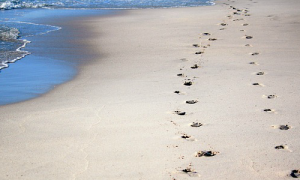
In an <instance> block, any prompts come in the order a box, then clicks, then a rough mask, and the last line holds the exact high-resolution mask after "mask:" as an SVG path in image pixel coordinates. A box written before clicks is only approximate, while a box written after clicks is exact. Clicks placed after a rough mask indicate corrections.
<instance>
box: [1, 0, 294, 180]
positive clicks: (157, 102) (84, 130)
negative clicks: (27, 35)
mask: <svg viewBox="0 0 300 180" xmlns="http://www.w3.org/2000/svg"><path fill="white" fill-rule="evenodd" d="M299 8H300V1H297V0H286V1H283V0H273V1H267V0H260V1H256V0H239V1H225V0H218V1H216V5H214V6H207V7H189V8H170V9H136V10H124V11H123V12H122V13H119V14H118V15H114V16H107V17H88V18H86V19H84V22H85V25H86V26H87V27H88V28H87V30H86V33H91V34H92V36H89V37H88V38H85V39H83V38H81V39H80V43H83V44H86V45H87V47H88V48H87V49H84V51H85V52H86V53H87V52H90V53H93V56H94V57H95V59H93V60H92V61H90V62H89V63H86V64H84V65H82V66H80V68H79V73H78V75H77V76H76V78H74V79H73V80H72V81H69V82H67V83H65V84H62V85H60V86H57V87H56V88H54V90H52V91H50V92H49V93H47V94H45V95H43V96H41V97H38V98H35V99H32V100H29V101H26V102H21V103H16V104H12V105H5V106H1V107H0V119H1V121H0V128H1V129H0V144H1V146H0V154H1V156H0V157H1V158H0V164H1V167H2V168H1V170H0V179H9V180H12V179H28V180H29V179H30V180H33V179H37V180H38V179H44V180H56V179H64V180H69V179H70V180H71V179H90V180H92V179H93V180H94V179H101V180H102V179H113V180H115V179H122V180H123V179H124V180H126V179H128V180H129V179H130V180H133V179H147V180H148V179H149V180H153V179H161V180H167V179H170V180H174V179H176V180H183V179H205V180H216V179H220V180H223V179H230V180H240V179H245V180H259V179H270V180H277V179H278V180H279V179H293V178H295V177H299V178H300V172H297V171H294V170H299V169H300V130H299V128H300V121H299V117H300V114H299V109H300V98H299V95H298V94H299V92H300V86H299V85H300V73H299V69H300V61H299V57H300V51H299V48H300V35H299V32H298V31H299V29H300V12H299ZM81 21H83V20H82V19H81ZM73 25H74V24H73ZM73 25H72V26H73ZM81 28H82V27H81Z"/></svg>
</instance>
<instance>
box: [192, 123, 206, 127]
mask: <svg viewBox="0 0 300 180" xmlns="http://www.w3.org/2000/svg"><path fill="white" fill-rule="evenodd" d="M191 126H192V127H201V126H203V124H202V123H198V122H193V123H192V124H191Z"/></svg>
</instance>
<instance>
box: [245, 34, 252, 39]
mask: <svg viewBox="0 0 300 180" xmlns="http://www.w3.org/2000/svg"><path fill="white" fill-rule="evenodd" d="M245 38H246V39H252V38H253V37H252V36H247V35H246V36H245Z"/></svg>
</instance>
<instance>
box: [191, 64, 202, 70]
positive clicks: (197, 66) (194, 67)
mask: <svg viewBox="0 0 300 180" xmlns="http://www.w3.org/2000/svg"><path fill="white" fill-rule="evenodd" d="M199 67H200V66H199V65H198V64H194V65H193V66H192V67H191V68H192V69H198V68H199Z"/></svg>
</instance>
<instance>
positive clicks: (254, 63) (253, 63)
mask: <svg viewBox="0 0 300 180" xmlns="http://www.w3.org/2000/svg"><path fill="white" fill-rule="evenodd" d="M249 64H252V65H259V64H258V63H257V62H249Z"/></svg>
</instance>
